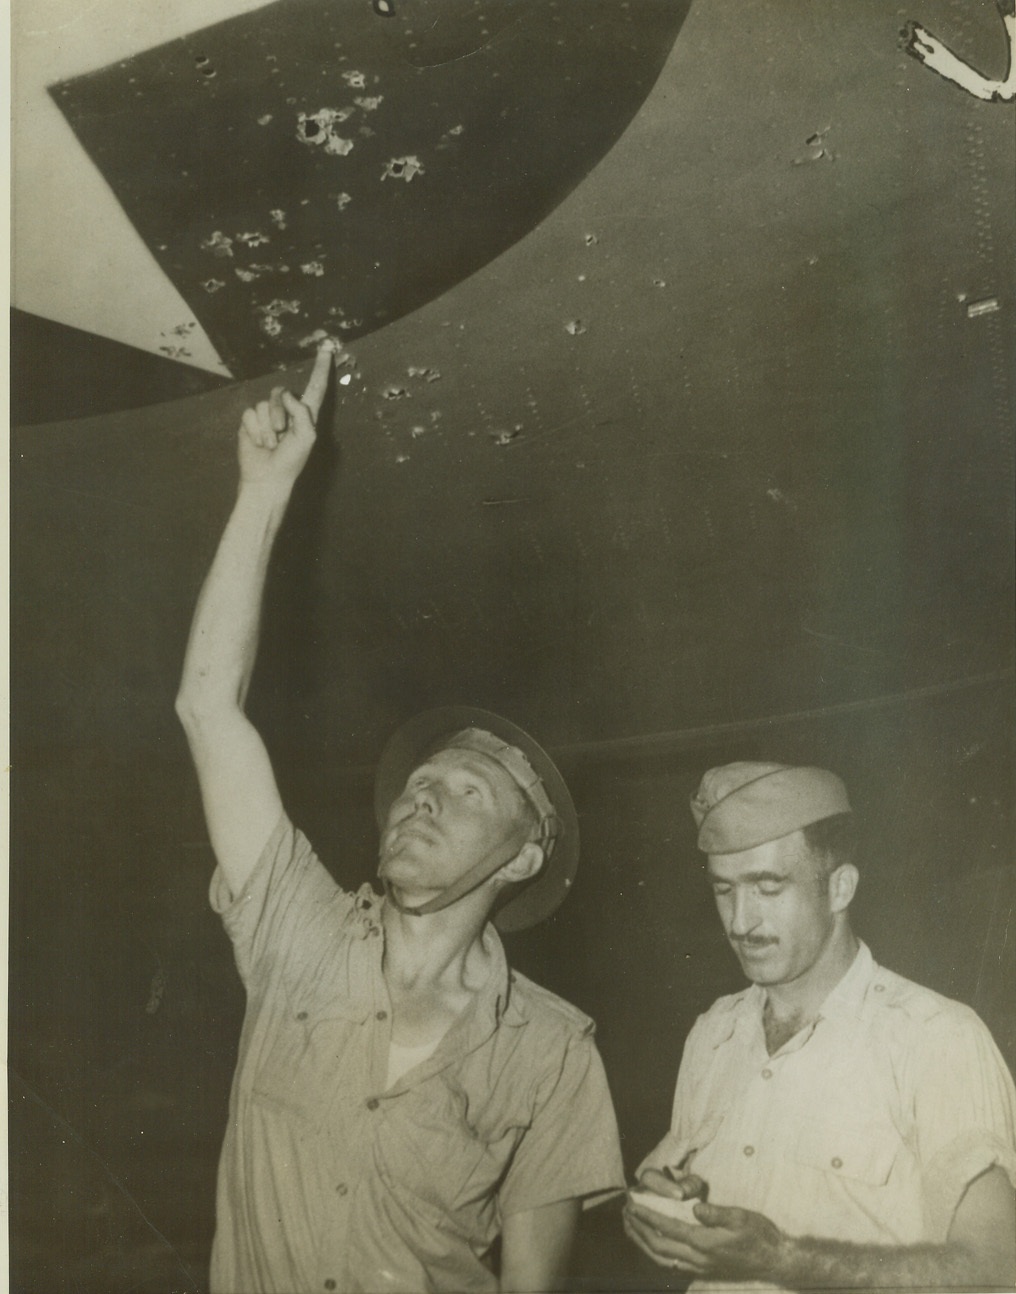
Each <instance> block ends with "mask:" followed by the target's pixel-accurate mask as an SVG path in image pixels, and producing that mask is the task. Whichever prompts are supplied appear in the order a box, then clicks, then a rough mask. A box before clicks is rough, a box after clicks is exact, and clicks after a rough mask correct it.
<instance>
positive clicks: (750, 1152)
mask: <svg viewBox="0 0 1016 1294" xmlns="http://www.w3.org/2000/svg"><path fill="white" fill-rule="evenodd" d="M744 1153H745V1154H746V1155H747V1157H748V1158H749V1159H750V1158H751V1157H752V1155H753V1154H754V1153H755V1147H754V1146H745V1148H744Z"/></svg>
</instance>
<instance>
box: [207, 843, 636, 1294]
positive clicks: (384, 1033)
mask: <svg viewBox="0 0 1016 1294" xmlns="http://www.w3.org/2000/svg"><path fill="white" fill-rule="evenodd" d="M211 901H212V906H213V907H214V908H215V909H216V911H218V912H220V913H221V914H222V918H223V922H224V924H225V927H226V930H227V931H228V933H229V935H230V937H231V939H232V941H233V946H234V952H235V956H236V963H237V967H238V969H239V972H240V975H241V978H242V979H243V982H244V985H245V987H246V990H247V1010H246V1014H245V1018H244V1023H243V1031H242V1035H241V1039H240V1049H239V1058H238V1061H237V1068H236V1075H235V1077H234V1081H233V1089H232V1093H231V1097H230V1109H229V1122H228V1126H227V1130H226V1136H225V1141H224V1145H223V1149H222V1156H221V1160H220V1166H219V1183H218V1196H217V1230H216V1236H215V1243H214V1247H213V1252H212V1289H213V1290H214V1291H216V1292H217V1294H241V1292H242V1294H260V1292H262V1291H273V1292H275V1294H296V1291H300V1292H303V1291H328V1290H338V1291H341V1292H342V1294H361V1292H362V1294H383V1292H384V1291H416V1290H419V1291H423V1290H426V1291H431V1290H448V1291H455V1292H456V1294H466V1292H467V1291H473V1290H483V1291H493V1290H496V1289H497V1286H498V1282H497V1278H496V1275H495V1274H494V1272H493V1271H492V1269H491V1263H490V1258H489V1253H490V1249H491V1245H492V1244H493V1242H494V1240H495V1238H496V1237H497V1235H498V1233H499V1232H500V1230H501V1226H502V1221H503V1219H504V1218H505V1217H506V1216H507V1215H509V1214H512V1213H516V1212H522V1211H526V1210H529V1209H535V1208H539V1207H540V1206H542V1205H545V1204H550V1203H553V1202H555V1201H559V1200H562V1199H566V1198H573V1197H580V1198H582V1199H583V1200H584V1201H586V1202H589V1201H591V1200H594V1199H596V1198H598V1197H600V1196H602V1195H603V1194H605V1193H610V1192H611V1191H612V1190H613V1189H617V1188H621V1187H623V1184H624V1175H623V1171H622V1167H621V1160H620V1151H619V1147H618V1137H617V1126H616V1122H615V1119H614V1112H613V1108H612V1106H611V1101H610V1095H609V1092H608V1089H607V1082H606V1078H605V1075H604V1072H603V1066H602V1063H601V1061H600V1057H599V1054H598V1052H597V1050H596V1047H595V1045H594V1042H593V1024H592V1021H591V1020H589V1018H588V1017H587V1016H584V1015H583V1014H582V1013H581V1012H579V1011H577V1010H576V1009H575V1008H574V1007H572V1006H569V1005H568V1004H567V1003H566V1002H564V1001H562V1000H561V999H560V998H557V997H555V996H554V995H553V994H552V993H549V992H547V991H546V990H544V989H541V988H539V987H538V986H537V985H535V984H533V983H531V982H530V981H529V980H527V979H525V977H524V976H522V975H519V974H516V973H514V972H511V971H510V970H509V969H508V965H507V963H506V961H505V956H504V951H503V948H502V945H501V941H500V939H499V938H498V936H497V933H496V932H495V930H494V928H493V926H489V925H488V927H487V928H486V931H485V933H484V935H483V943H484V948H485V951H486V953H487V954H488V956H489V957H490V958H491V959H492V960H493V963H494V971H493V973H492V974H491V976H490V977H489V979H488V981H487V983H486V985H485V986H484V987H483V988H482V989H481V991H480V992H479V993H478V994H477V996H476V997H475V998H474V1000H473V1002H472V1004H471V1005H470V1006H469V1007H468V1008H467V1009H466V1011H465V1012H464V1013H463V1015H462V1016H461V1017H460V1018H459V1019H458V1020H457V1021H456V1023H455V1024H454V1025H453V1026H452V1028H451V1029H450V1030H449V1031H448V1033H446V1034H445V1036H444V1037H443V1038H442V1039H441V1042H440V1044H439V1045H438V1047H437V1048H436V1049H435V1051H434V1053H433V1054H432V1055H431V1057H430V1058H429V1059H428V1060H426V1061H424V1062H423V1064H421V1065H417V1066H416V1067H415V1068H413V1069H412V1070H410V1071H409V1072H407V1073H406V1074H404V1075H403V1076H402V1077H401V1078H400V1079H399V1080H397V1081H396V1082H395V1083H394V1084H393V1086H392V1087H390V1088H388V1089H387V1090H386V1085H385V1080H386V1077H387V1066H388V1052H389V1042H390V1033H391V1019H390V1015H391V1005H390V1002H389V998H388V993H387V989H386V987H385V982H384V977H383V975H382V966H381V961H382V952H383V948H384V934H383V929H382V924H381V911H382V908H383V904H384V899H383V898H380V897H379V896H377V895H376V894H375V893H374V892H373V891H372V890H371V888H370V887H369V886H364V887H363V888H362V889H361V890H360V891H359V892H358V893H356V894H350V893H346V892H344V891H343V890H341V889H340V888H339V887H338V886H337V885H336V883H335V881H334V880H333V879H332V878H331V876H330V875H329V874H328V872H327V871H326V870H325V868H324V867H323V866H322V865H321V863H320V862H319V861H318V859H317V858H316V857H315V855H314V853H313V851H312V849H311V847H310V845H309V844H308V842H307V840H306V838H305V837H304V836H303V835H302V834H301V833H300V832H298V831H297V830H296V829H295V828H294V827H293V826H292V825H291V824H290V822H289V821H288V820H287V819H286V818H283V819H282V821H280V823H279V825H278V827H277V828H276V830H275V832H274V834H273V836H272V838H271V840H270V841H269V842H268V845H267V846H266V848H265V851H264V853H263V855H262V857H261V858H260V860H259V861H258V863H257V865H256V867H255V870H254V872H253V874H252V875H251V878H250V880H249V882H248V884H247V886H246V887H245V889H244V890H243V891H242V893H240V894H239V895H238V896H237V897H236V898H235V899H231V898H230V895H229V890H228V887H227V886H226V883H225V879H224V877H223V876H222V875H221V873H220V872H218V871H217V872H216V874H215V876H214V877H213V880H212V886H211Z"/></svg>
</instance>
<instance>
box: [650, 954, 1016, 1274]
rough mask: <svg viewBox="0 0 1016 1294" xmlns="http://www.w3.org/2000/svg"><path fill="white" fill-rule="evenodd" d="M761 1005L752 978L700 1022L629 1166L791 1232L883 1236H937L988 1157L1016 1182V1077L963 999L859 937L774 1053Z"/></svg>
mask: <svg viewBox="0 0 1016 1294" xmlns="http://www.w3.org/2000/svg"><path fill="white" fill-rule="evenodd" d="M764 1004H765V991H764V990H763V989H762V988H760V987H759V986H758V985H753V986H752V987H751V988H749V989H747V990H745V991H744V992H741V993H737V994H735V995H733V996H730V997H723V998H720V999H719V1000H718V1001H717V1002H715V1003H714V1004H713V1006H712V1007H711V1008H710V1009H709V1011H707V1012H706V1013H705V1015H703V1016H700V1017H699V1019H698V1020H697V1021H696V1023H695V1025H694V1027H693V1029H692V1031H691V1033H690V1034H689V1036H688V1041H687V1043H686V1044H685V1050H684V1058H683V1060H682V1063H681V1069H680V1073H679V1074H678V1079H677V1091H676V1092H675V1095H674V1111H673V1119H672V1124H671V1130H670V1132H668V1133H667V1135H666V1136H665V1137H664V1139H663V1141H661V1142H660V1144H659V1146H657V1148H656V1149H655V1150H654V1151H653V1152H652V1154H651V1155H649V1156H648V1157H647V1159H646V1160H645V1161H644V1162H643V1164H642V1165H641V1166H640V1168H639V1173H641V1172H642V1171H643V1170H644V1169H646V1168H661V1167H663V1166H664V1165H667V1164H669V1165H671V1166H673V1167H676V1166H678V1165H682V1164H683V1165H684V1167H685V1168H686V1169H688V1170H690V1171H694V1172H696V1173H698V1174H699V1175H700V1176H701V1177H702V1178H704V1179H705V1181H706V1182H707V1183H708V1184H709V1199H710V1201H711V1202H712V1203H714V1204H724V1205H735V1206H738V1207H741V1208H747V1209H751V1210H754V1211H756V1212H759V1213H763V1214H765V1215H766V1216H767V1217H769V1218H771V1219H772V1220H773V1222H775V1223H776V1225H777V1226H778V1227H780V1228H782V1229H783V1230H784V1231H786V1232H788V1233H789V1234H791V1235H810V1236H816V1237H821V1238H825V1239H832V1240H845V1241H852V1242H854V1243H857V1244H889V1245H909V1244H917V1243H921V1242H929V1243H937V1244H940V1243H942V1242H944V1241H945V1239H946V1236H947V1233H948V1230H949V1224H950V1221H951V1219H952V1216H953V1212H954V1211H955V1208H956V1206H957V1204H958V1203H959V1201H960V1198H961V1197H962V1195H963V1192H964V1190H965V1189H966V1187H967V1186H968V1185H969V1183H970V1182H971V1181H972V1180H973V1179H974V1178H975V1177H978V1176H979V1175H980V1174H981V1173H983V1172H984V1171H985V1170H986V1169H988V1168H990V1167H992V1166H993V1165H996V1164H998V1165H1001V1167H1002V1168H1004V1169H1005V1171H1006V1172H1007V1173H1008V1175H1009V1178H1010V1180H1012V1181H1013V1182H1014V1183H1016V1093H1014V1090H1013V1081H1012V1077H1011V1076H1010V1074H1009V1071H1008V1069H1007V1068H1006V1065H1005V1062H1004V1061H1003V1059H1002V1057H1001V1055H1000V1054H999V1051H998V1049H997V1047H996V1046H995V1044H994V1042H993V1040H992V1038H991V1035H990V1034H989V1032H988V1030H987V1028H986V1027H985V1025H984V1024H983V1023H982V1021H981V1020H980V1019H979V1018H978V1017H977V1015H976V1014H975V1013H974V1012H973V1011H972V1010H971V1009H970V1008H969V1007H967V1006H964V1005H962V1004H961V1003H959V1002H953V1001H951V1000H950V999H948V998H945V997H942V996H940V995H939V994H938V993H934V992H932V991H931V990H930V989H926V988H922V987H921V986H920V985H919V984H914V983H912V982H911V981H910V980H906V979H903V978H902V976H900V975H895V974H893V972H892V971H888V970H885V969H883V968H882V967H880V966H878V965H876V963H875V961H874V959H873V958H872V956H871V953H870V952H869V950H868V948H867V947H866V946H865V945H864V944H861V947H860V950H859V951H858V954H857V957H856V958H855V960H854V962H853V964H852V965H851V967H850V969H849V970H848V971H847V973H846V974H845V975H844V977H843V979H842V980H841V981H840V983H839V984H838V985H837V986H836V988H835V989H833V991H832V992H831V993H830V995H829V997H828V998H827V999H826V1001H825V1003H824V1004H823V1006H822V1010H821V1012H820V1014H819V1017H818V1019H817V1020H816V1021H815V1022H814V1024H812V1025H810V1026H809V1027H808V1028H806V1029H803V1030H802V1031H801V1032H800V1033H798V1034H797V1035H796V1037H794V1038H792V1039H791V1040H790V1041H789V1042H788V1043H787V1044H786V1045H785V1046H784V1047H782V1048H781V1049H780V1050H779V1051H778V1052H777V1053H776V1054H775V1055H774V1056H770V1055H769V1054H768V1052H767V1051H766V1045H765V1034H764V1032H763V1027H762V1008H763V1006H764ZM696 1288H705V1286H702V1285H700V1286H696ZM728 1288H729V1287H728Z"/></svg>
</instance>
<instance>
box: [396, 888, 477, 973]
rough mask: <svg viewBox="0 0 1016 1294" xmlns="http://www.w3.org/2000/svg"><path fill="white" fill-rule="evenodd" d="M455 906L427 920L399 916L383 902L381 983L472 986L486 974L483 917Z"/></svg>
mask: <svg viewBox="0 0 1016 1294" xmlns="http://www.w3.org/2000/svg"><path fill="white" fill-rule="evenodd" d="M471 907H472V905H469V904H464V905H461V906H460V905H456V907H455V908H454V909H452V908H448V909H444V910H442V911H440V912H432V913H429V914H427V915H425V916H412V915H411V914H409V913H405V912H400V911H399V909H398V908H397V907H396V906H395V905H394V904H393V903H387V904H386V905H385V908H384V912H383V915H382V921H383V924H384V930H385V955H384V973H385V979H386V980H387V981H388V983H389V984H390V985H393V986H397V987H398V988H399V989H401V990H403V991H413V990H415V989H420V990H422V991H428V990H434V989H439V988H442V987H447V988H460V987H461V988H473V987H475V986H476V985H477V984H482V983H483V981H484V980H485V979H486V976H487V973H489V969H490V968H489V965H488V962H489V957H488V955H487V953H486V951H485V950H484V947H483V928H484V926H485V925H486V916H485V915H483V914H480V913H478V912H474V911H472V910H471Z"/></svg>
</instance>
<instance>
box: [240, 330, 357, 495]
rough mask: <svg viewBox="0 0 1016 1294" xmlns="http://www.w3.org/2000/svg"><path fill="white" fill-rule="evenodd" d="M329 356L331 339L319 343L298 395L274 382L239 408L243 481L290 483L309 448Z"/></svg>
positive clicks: (328, 369) (329, 366)
mask: <svg viewBox="0 0 1016 1294" xmlns="http://www.w3.org/2000/svg"><path fill="white" fill-rule="evenodd" d="M334 359H335V345H334V343H333V342H330V341H326V342H324V343H323V344H322V346H321V347H320V349H319V350H318V353H317V360H316V361H315V363H314V369H313V372H312V373H311V375H310V380H309V381H308V383H307V387H306V389H305V390H304V393H303V398H302V399H300V400H298V399H297V398H296V396H295V395H293V393H292V392H291V391H287V390H286V389H285V388H284V387H281V386H277V387H274V388H273V389H272V393H271V396H270V397H269V399H267V400H262V401H260V403H258V404H257V405H255V406H254V408H252V409H247V410H246V411H245V413H244V415H243V417H242V419H241V420H240V431H239V447H238V453H239V459H240V480H241V481H242V482H243V484H245V485H274V486H279V487H281V488H282V489H285V490H288V489H289V488H290V487H291V486H292V485H293V482H294V481H295V480H296V478H297V477H298V476H299V475H300V473H301V472H302V471H303V468H304V464H305V463H306V462H307V459H308V457H309V455H310V451H311V450H312V449H313V448H314V440H315V438H316V435H317V432H316V427H317V418H318V413H319V412H320V410H321V404H322V401H323V400H324V398H325V394H326V392H327V390H328V378H329V374H330V373H331V371H332V366H333V363H334Z"/></svg>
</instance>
